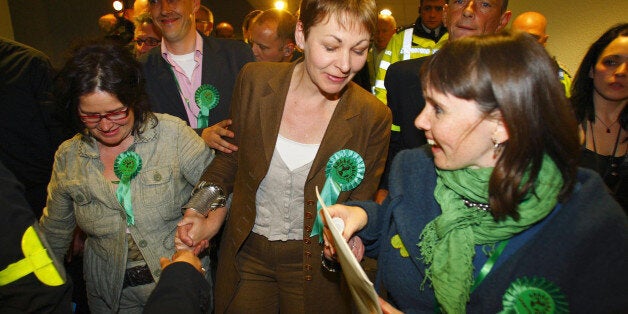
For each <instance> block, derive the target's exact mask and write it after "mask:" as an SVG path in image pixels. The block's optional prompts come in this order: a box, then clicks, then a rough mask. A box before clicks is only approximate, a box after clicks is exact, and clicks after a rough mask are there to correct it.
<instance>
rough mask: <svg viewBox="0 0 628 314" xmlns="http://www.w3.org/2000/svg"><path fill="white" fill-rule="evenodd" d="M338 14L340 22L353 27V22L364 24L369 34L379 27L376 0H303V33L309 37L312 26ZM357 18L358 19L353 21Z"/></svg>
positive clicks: (301, 19)
mask: <svg viewBox="0 0 628 314" xmlns="http://www.w3.org/2000/svg"><path fill="white" fill-rule="evenodd" d="M333 14H335V15H336V19H338V23H339V24H340V25H345V26H346V27H352V26H353V25H352V24H353V23H358V25H360V24H361V25H363V26H364V27H365V28H366V30H367V31H368V32H369V34H371V35H373V34H374V33H375V30H376V29H377V5H376V4H375V0H302V1H301V6H300V7H299V21H301V23H302V24H303V34H304V35H305V37H306V38H307V36H308V34H309V32H310V28H311V27H312V26H314V25H316V24H318V23H320V22H322V21H324V20H325V19H327V18H329V17H331V16H332V15H333ZM352 18H355V19H356V21H351V19H352Z"/></svg>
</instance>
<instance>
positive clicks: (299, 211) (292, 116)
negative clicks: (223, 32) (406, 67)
mask: <svg viewBox="0 0 628 314" xmlns="http://www.w3.org/2000/svg"><path fill="white" fill-rule="evenodd" d="M300 13H301V15H300V20H299V21H298V23H297V27H296V32H295V39H296V43H297V45H298V46H299V48H301V49H302V50H303V55H304V57H303V59H300V60H298V61H295V62H294V63H266V62H257V63H249V64H247V65H246V66H245V67H244V68H243V69H242V71H241V72H240V75H239V77H238V80H237V82H236V87H235V90H234V94H233V101H232V104H231V118H232V120H233V124H232V125H231V127H230V129H231V130H232V131H233V132H234V133H235V137H234V138H233V140H232V143H233V144H235V145H237V146H238V148H239V149H238V150H237V151H235V152H233V153H231V154H227V153H219V154H218V155H217V156H216V158H215V159H214V161H213V162H212V163H211V164H210V166H209V167H208V168H207V169H206V171H205V173H204V175H203V177H202V178H201V181H205V182H208V183H211V185H212V186H217V187H220V188H221V189H222V190H223V191H224V192H225V194H229V193H233V202H232V204H231V206H230V208H229V209H227V208H225V207H220V208H218V209H216V210H212V211H208V212H204V213H203V214H205V215H207V216H206V217H205V216H204V215H203V214H201V213H199V211H195V210H192V209H188V210H187V211H186V212H185V216H184V219H183V220H182V222H181V223H180V224H179V225H180V226H181V227H180V230H179V234H178V235H179V238H180V240H177V241H178V246H179V248H181V249H182V248H184V247H185V246H186V245H189V246H196V245H199V243H203V241H204V240H206V239H211V238H212V237H213V236H215V235H216V233H217V232H218V230H219V229H220V227H221V226H222V224H223V222H224V223H225V229H224V233H223V234H222V240H221V243H220V251H219V257H218V270H217V277H216V287H215V293H214V294H215V297H214V299H215V311H216V313H223V312H230V313H244V312H254V313H277V312H281V313H329V312H333V313H346V312H350V295H349V293H348V289H347V287H346V283H342V282H343V278H342V274H341V273H340V272H338V271H336V272H331V271H329V267H327V268H325V267H323V266H322V261H321V258H322V256H321V251H322V249H323V245H322V243H320V242H319V237H318V236H311V232H312V228H313V226H314V221H315V219H316V214H317V208H316V197H315V187H316V186H318V188H319V189H322V188H323V186H324V184H325V181H326V177H328V176H329V173H327V175H326V168H328V161H329V160H330V158H331V159H334V158H335V157H338V156H339V154H341V152H340V151H342V150H344V149H348V150H351V151H353V152H354V153H356V154H357V155H360V157H361V158H362V159H363V162H364V167H363V171H362V172H363V175H364V178H363V180H362V181H361V182H360V183H359V184H358V185H357V186H355V187H350V188H343V190H342V192H340V194H339V195H338V199H337V202H344V201H348V200H367V199H372V197H373V194H374V192H375V190H376V189H377V185H378V183H379V179H380V176H381V174H382V172H383V169H384V163H385V159H386V152H387V149H388V142H389V138H390V126H391V122H392V121H391V113H390V110H389V109H388V108H387V107H386V106H385V105H384V104H382V103H381V102H379V101H378V100H377V99H376V98H375V97H374V96H373V95H371V94H370V93H368V92H366V91H365V90H363V89H362V88H360V87H359V86H358V85H356V84H354V83H352V82H351V79H352V78H353V76H354V75H355V74H356V73H357V72H358V71H359V70H360V69H361V68H362V67H363V66H364V64H365V62H366V56H367V52H368V48H369V43H370V40H371V37H372V34H373V32H374V30H375V25H376V21H377V13H376V5H375V1H373V0H357V1H338V0H322V1H321V0H319V1H315V0H303V1H302V3H301V8H300ZM354 157H355V156H354ZM358 159H359V158H358ZM327 172H329V170H327ZM201 212H202V211H201ZM181 241H182V242H183V243H184V244H183V243H182V242H181ZM201 245H202V244H201ZM328 264H329V263H325V265H326V266H327V265H328Z"/></svg>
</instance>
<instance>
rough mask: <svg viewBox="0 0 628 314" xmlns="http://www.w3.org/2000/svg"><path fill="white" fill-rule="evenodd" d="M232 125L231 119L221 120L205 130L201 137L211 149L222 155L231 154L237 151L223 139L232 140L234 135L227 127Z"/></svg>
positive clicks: (235, 147)
mask: <svg viewBox="0 0 628 314" xmlns="http://www.w3.org/2000/svg"><path fill="white" fill-rule="evenodd" d="M232 123H233V121H231V119H226V120H222V121H220V122H218V123H216V124H214V125H212V126H210V127H208V128H205V129H204V130H203V132H202V134H201V137H202V138H203V140H204V141H205V143H207V145H208V146H209V147H211V148H213V149H216V150H219V151H221V152H223V153H232V152H234V151H237V150H238V146H235V145H233V144H231V143H229V142H227V141H226V140H225V139H224V138H223V137H228V138H233V137H234V136H235V133H233V132H232V131H230V130H229V126H230V125H231V124H232Z"/></svg>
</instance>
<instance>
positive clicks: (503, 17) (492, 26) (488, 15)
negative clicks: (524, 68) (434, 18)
mask: <svg viewBox="0 0 628 314" xmlns="http://www.w3.org/2000/svg"><path fill="white" fill-rule="evenodd" d="M502 3H503V2H502V0H479V1H476V0H450V1H449V4H448V5H446V6H445V18H444V21H445V26H447V30H448V31H449V40H454V39H457V38H463V37H467V36H474V35H483V34H492V33H496V32H498V31H500V30H501V29H503V28H504V27H506V25H507V24H508V21H509V20H510V16H511V14H512V13H511V12H510V11H506V12H504V13H501V8H502Z"/></svg>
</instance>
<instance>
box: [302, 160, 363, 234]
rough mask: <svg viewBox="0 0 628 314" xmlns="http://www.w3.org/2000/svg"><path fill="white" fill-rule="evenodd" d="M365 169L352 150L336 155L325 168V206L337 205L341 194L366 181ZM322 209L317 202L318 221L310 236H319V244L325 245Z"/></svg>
mask: <svg viewBox="0 0 628 314" xmlns="http://www.w3.org/2000/svg"><path fill="white" fill-rule="evenodd" d="M365 169H366V166H365V165H364V159H362V156H360V154H358V153H356V152H354V151H352V150H350V149H343V150H340V151H337V152H336V153H334V154H333V155H332V156H331V157H330V158H329V161H328V162H327V167H326V168H325V176H326V178H327V179H326V180H325V185H323V190H322V191H321V198H322V199H323V201H324V202H325V206H329V205H332V204H335V203H336V201H337V200H338V196H339V195H340V192H343V191H344V192H346V191H350V190H353V189H355V188H356V187H357V186H358V185H359V184H360V182H362V179H364V171H365ZM321 208H322V206H321V204H320V203H319V202H317V203H316V220H315V221H314V226H313V227H312V233H311V234H310V236H311V237H313V236H315V235H318V237H319V238H318V240H319V242H320V243H323V221H322V219H321V216H320V215H319V214H320V211H321Z"/></svg>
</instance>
